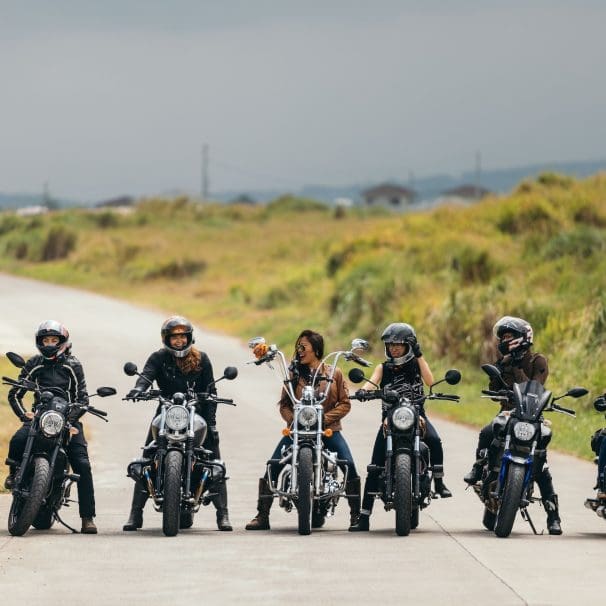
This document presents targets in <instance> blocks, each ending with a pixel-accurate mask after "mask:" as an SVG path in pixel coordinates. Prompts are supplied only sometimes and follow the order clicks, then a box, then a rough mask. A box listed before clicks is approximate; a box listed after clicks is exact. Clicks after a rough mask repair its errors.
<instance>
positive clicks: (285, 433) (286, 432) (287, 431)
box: [282, 427, 290, 438]
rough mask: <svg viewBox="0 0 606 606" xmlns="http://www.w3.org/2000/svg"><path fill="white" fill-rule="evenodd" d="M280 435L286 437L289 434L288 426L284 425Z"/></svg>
mask: <svg viewBox="0 0 606 606" xmlns="http://www.w3.org/2000/svg"><path fill="white" fill-rule="evenodd" d="M282 435H283V436H284V437H285V438H287V437H288V436H289V435H290V429H289V428H288V427H285V428H284V429H283V430H282Z"/></svg>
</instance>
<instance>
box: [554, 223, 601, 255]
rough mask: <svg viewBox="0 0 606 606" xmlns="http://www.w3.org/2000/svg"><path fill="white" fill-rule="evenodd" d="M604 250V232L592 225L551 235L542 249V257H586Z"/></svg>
mask: <svg viewBox="0 0 606 606" xmlns="http://www.w3.org/2000/svg"><path fill="white" fill-rule="evenodd" d="M604 250H606V232H604V231H603V230H599V229H596V228H594V227H585V226H582V227H579V228H577V229H575V230H572V231H565V232H562V233H559V234H557V235H555V236H553V237H552V238H551V239H550V240H549V241H548V242H547V244H546V245H545V247H544V249H543V254H542V256H543V258H544V259H558V258H560V257H577V258H580V259H586V258H588V257H591V256H592V255H593V254H594V253H597V252H602V251H604Z"/></svg>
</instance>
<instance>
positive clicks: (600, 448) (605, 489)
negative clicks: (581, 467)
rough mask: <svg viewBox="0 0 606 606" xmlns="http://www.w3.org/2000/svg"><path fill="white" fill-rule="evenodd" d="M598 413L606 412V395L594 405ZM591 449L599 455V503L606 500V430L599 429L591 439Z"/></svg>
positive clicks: (597, 487) (597, 497)
mask: <svg viewBox="0 0 606 606" xmlns="http://www.w3.org/2000/svg"><path fill="white" fill-rule="evenodd" d="M593 407H594V408H595V409H596V410H597V411H598V412H606V393H604V394H603V395H601V396H600V397H599V398H597V399H596V400H595V402H594V403H593ZM591 448H592V450H593V451H594V452H595V453H596V454H597V455H598V478H597V481H596V486H595V487H596V489H597V491H598V492H597V495H596V499H597V500H598V501H604V500H606V428H602V429H598V431H596V432H595V433H594V435H593V437H592V439H591Z"/></svg>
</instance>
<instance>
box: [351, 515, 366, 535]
mask: <svg viewBox="0 0 606 606" xmlns="http://www.w3.org/2000/svg"><path fill="white" fill-rule="evenodd" d="M368 530H370V514H369V513H366V512H365V511H360V515H359V516H358V523H357V524H352V525H351V526H350V527H349V532H367V531H368Z"/></svg>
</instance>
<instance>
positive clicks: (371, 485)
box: [349, 322, 452, 532]
mask: <svg viewBox="0 0 606 606" xmlns="http://www.w3.org/2000/svg"><path fill="white" fill-rule="evenodd" d="M381 340H382V341H383V343H384V345H385V358H386V359H385V361H384V362H382V363H381V364H379V365H378V366H377V367H376V368H375V370H374V372H373V374H372V376H371V378H370V381H372V383H371V382H370V381H369V382H366V383H365V384H364V385H363V386H362V389H361V390H360V391H365V390H367V389H374V386H373V383H375V384H378V385H379V386H380V387H381V389H382V388H384V387H386V386H389V388H390V389H392V390H395V391H397V392H398V393H399V394H401V395H404V396H407V397H418V396H422V395H423V393H424V388H423V384H424V383H425V384H426V385H431V384H432V383H433V382H434V380H433V374H432V372H431V369H430V368H429V364H427V361H426V360H425V358H424V357H423V353H422V351H421V346H420V345H419V341H418V339H417V334H416V332H415V330H414V328H413V327H412V326H411V325H410V324H406V323H404V322H395V323H393V324H390V325H389V326H387V327H386V328H385V330H384V331H383V334H382V335H381ZM387 414H388V413H387V411H386V410H383V414H382V423H381V427H379V431H378V432H377V437H376V438H375V443H374V446H373V450H372V459H371V464H372V465H375V466H377V468H381V467H383V466H384V465H385V432H384V423H385V421H386V419H387ZM420 414H421V416H422V417H423V419H424V421H425V436H424V438H423V440H424V442H425V443H426V444H427V446H428V448H429V454H430V461H431V465H432V467H433V477H434V486H435V493H436V494H437V495H439V496H440V497H442V498H443V499H446V498H448V497H451V496H452V493H451V492H450V490H448V488H447V487H446V485H445V484H444V450H443V448H442V440H441V439H440V436H439V434H438V432H437V431H436V429H435V427H434V426H433V425H432V423H431V422H430V421H429V419H428V418H427V414H426V412H425V408H424V407H423V406H422V407H421V409H420ZM378 488H379V478H378V475H377V472H376V471H372V472H368V475H367V476H366V482H365V484H364V497H363V499H362V508H361V510H360V519H359V522H358V524H357V525H355V526H352V527H351V528H350V529H349V530H351V531H354V532H356V531H365V530H368V529H369V527H370V514H371V513H372V507H373V504H374V496H372V495H371V494H369V493H372V492H377V491H378Z"/></svg>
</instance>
